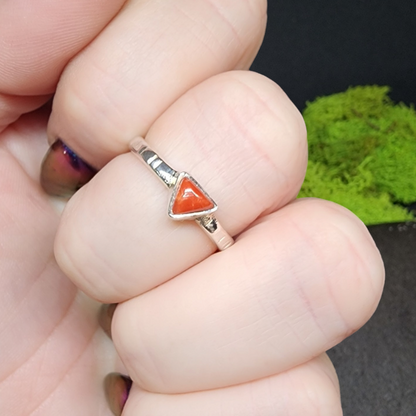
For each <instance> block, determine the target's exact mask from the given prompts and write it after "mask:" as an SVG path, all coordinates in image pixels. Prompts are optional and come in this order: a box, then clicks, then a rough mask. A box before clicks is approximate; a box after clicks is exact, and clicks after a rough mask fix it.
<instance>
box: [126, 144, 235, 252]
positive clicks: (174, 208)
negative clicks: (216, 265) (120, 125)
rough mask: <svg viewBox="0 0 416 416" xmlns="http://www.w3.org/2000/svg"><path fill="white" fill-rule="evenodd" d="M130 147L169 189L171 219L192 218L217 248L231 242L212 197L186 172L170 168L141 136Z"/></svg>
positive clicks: (223, 247)
mask: <svg viewBox="0 0 416 416" xmlns="http://www.w3.org/2000/svg"><path fill="white" fill-rule="evenodd" d="M130 150H131V151H132V153H133V154H134V155H136V156H137V157H138V158H139V159H140V160H141V161H143V162H144V163H145V164H146V166H148V167H149V168H150V169H151V170H152V172H154V173H155V174H156V176H157V177H158V178H159V179H160V180H161V181H162V182H163V183H164V184H165V186H167V187H168V188H169V189H172V194H171V197H170V200H169V205H168V215H169V217H170V218H172V219H173V220H177V221H182V220H195V221H196V222H197V224H198V225H199V226H200V227H201V228H202V229H203V230H204V231H205V233H206V234H207V235H208V237H209V238H210V239H211V240H212V241H213V242H214V243H215V244H216V245H217V247H218V248H219V249H220V250H225V249H226V248H228V247H230V246H232V245H233V244H234V240H233V238H232V237H231V236H230V235H229V234H228V233H227V232H226V231H225V230H224V228H222V226H221V225H220V223H219V222H218V220H217V219H216V218H215V216H214V212H215V211H216V210H217V209H218V206H217V204H216V203H215V202H214V200H213V199H212V198H211V197H210V196H209V195H208V194H207V193H206V192H205V191H204V189H203V188H202V187H201V185H200V184H199V183H198V182H197V181H196V180H195V179H194V178H193V177H192V176H191V175H190V174H189V173H186V172H178V171H176V170H174V169H172V168H171V167H170V166H169V165H168V164H167V163H166V162H164V161H163V160H162V159H161V158H160V156H159V155H158V154H157V153H156V152H154V151H153V150H152V149H151V148H150V147H149V146H148V145H147V143H146V142H145V141H144V139H143V138H142V137H138V138H136V139H134V140H133V141H132V142H131V143H130Z"/></svg>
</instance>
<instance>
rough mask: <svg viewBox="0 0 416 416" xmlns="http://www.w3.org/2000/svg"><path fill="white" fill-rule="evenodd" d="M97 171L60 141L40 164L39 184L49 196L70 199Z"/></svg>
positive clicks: (50, 149)
mask: <svg viewBox="0 0 416 416" xmlns="http://www.w3.org/2000/svg"><path fill="white" fill-rule="evenodd" d="M96 173H97V171H96V170H95V169H94V168H93V167H92V166H90V165H89V164H88V163H86V162H84V161H83V160H82V159H81V158H80V157H78V156H77V155H76V153H74V152H73V151H72V150H71V149H70V148H69V147H68V146H67V145H66V144H65V143H64V142H63V141H62V140H61V139H58V140H57V141H56V142H55V143H54V144H53V145H52V146H51V147H50V148H49V150H48V153H46V156H45V158H44V159H43V162H42V168H41V175H40V183H41V185H42V188H43V189H44V190H45V191H46V193H48V194H49V195H54V196H60V197H65V198H67V197H70V196H71V195H73V194H74V193H75V192H76V191H77V190H78V189H79V188H81V187H82V186H83V185H85V184H86V183H87V182H88V181H89V180H90V179H91V178H92V177H93V176H94V175H95V174H96Z"/></svg>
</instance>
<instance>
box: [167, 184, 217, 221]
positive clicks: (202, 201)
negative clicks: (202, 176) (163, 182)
mask: <svg viewBox="0 0 416 416" xmlns="http://www.w3.org/2000/svg"><path fill="white" fill-rule="evenodd" d="M211 208H214V204H213V203H212V202H211V201H210V200H209V199H208V198H207V197H206V196H205V195H204V194H203V192H202V191H201V190H200V189H199V188H198V187H197V186H196V185H195V184H194V183H193V182H192V181H191V180H189V179H188V178H184V179H183V180H182V182H181V183H180V185H179V189H178V192H177V194H176V198H175V202H174V203H173V206H172V213H173V214H175V215H180V214H190V213H192V212H200V211H206V210H208V209H211Z"/></svg>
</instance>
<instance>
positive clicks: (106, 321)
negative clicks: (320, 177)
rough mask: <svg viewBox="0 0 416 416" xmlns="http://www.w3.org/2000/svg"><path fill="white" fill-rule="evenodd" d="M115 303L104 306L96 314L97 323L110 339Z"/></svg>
mask: <svg viewBox="0 0 416 416" xmlns="http://www.w3.org/2000/svg"><path fill="white" fill-rule="evenodd" d="M116 307H117V303H110V304H104V305H102V306H101V308H100V311H99V313H98V323H99V324H100V326H101V328H102V329H103V330H104V332H105V333H106V334H107V335H108V336H109V337H110V338H111V321H112V320H113V315H114V311H115V310H116Z"/></svg>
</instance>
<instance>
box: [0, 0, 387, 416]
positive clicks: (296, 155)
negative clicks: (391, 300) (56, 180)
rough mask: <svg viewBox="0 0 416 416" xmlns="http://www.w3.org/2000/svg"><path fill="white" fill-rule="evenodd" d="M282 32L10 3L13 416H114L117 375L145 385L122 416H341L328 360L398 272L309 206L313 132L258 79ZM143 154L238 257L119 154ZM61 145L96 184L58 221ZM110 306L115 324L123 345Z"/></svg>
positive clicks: (193, 15)
mask: <svg viewBox="0 0 416 416" xmlns="http://www.w3.org/2000/svg"><path fill="white" fill-rule="evenodd" d="M29 13H30V14H29ZM27 16H30V17H31V18H30V19H27ZM23 22H24V23H23ZM265 22H266V4H265V2H264V1H262V0H244V1H242V0H238V1H236V0H227V1H223V0H222V1H219V0H175V1H170V0H160V1H156V0H152V1H150V0H149V1H145V0H140V1H138V0H137V1H130V2H128V3H126V4H124V5H123V3H122V2H121V1H114V0H94V1H93V0H89V1H85V0H82V1H81V0H73V1H71V2H55V3H54V5H53V7H51V3H50V2H47V1H38V2H36V5H34V4H33V2H30V1H29V0H18V1H14V2H5V3H4V4H1V6H0V39H4V40H5V41H4V42H2V43H1V44H0V56H1V57H2V59H1V60H0V126H1V127H0V129H1V131H2V133H1V134H0V158H1V162H0V169H1V172H0V191H1V195H2V198H1V199H0V229H1V230H2V232H1V234H0V256H1V261H0V275H1V279H0V296H1V297H2V302H0V317H1V318H0V334H1V336H0V356H1V357H2V365H1V367H0V414H7V415H11V416H28V415H30V416H37V415H42V416H49V415H56V414H60V415H63V416H65V415H73V414H77V415H100V416H109V415H111V411H110V410H109V407H108V406H107V403H106V400H105V396H104V390H103V379H104V377H105V375H106V374H107V373H109V372H113V371H120V372H122V373H124V374H129V375H130V376H131V377H132V379H133V386H132V390H131V393H130V398H129V400H128V401H127V404H126V407H125V409H124V412H123V415H124V416H133V415H140V414H146V415H150V416H156V415H166V414H169V415H172V416H175V415H181V416H183V415H195V414H198V415H202V416H203V415H221V416H228V415H230V416H231V415H232V416H235V415H239V416H244V415H247V416H248V415H256V416H257V415H259V416H268V415H273V416H276V415H278V416H280V415H281V416H291V415H300V414H302V415H305V416H312V415H321V416H322V415H328V416H336V415H341V414H342V411H341V404H340V393H339V387H338V382H337V377H336V374H335V372H334V369H333V367H332V364H331V363H330V361H329V359H328V358H327V356H326V355H325V351H326V350H327V349H328V348H331V347H332V346H334V345H335V344H337V343H338V342H340V341H341V340H342V339H344V338H345V337H347V336H348V335H350V334H351V333H352V332H354V331H356V330H357V329H358V328H360V327H361V326H362V325H363V324H364V323H365V322H366V321H367V320H368V319H369V317H370V316H371V314H372V313H373V312H374V310H375V308H376V306H377V304H378V301H379V299H380V296H381V291H382V287H383V279H384V271H383V265H382V261H381V258H380V255H379V253H378V251H377V249H376V247H375V245H374V243H373V241H372V240H371V237H370V236H369V234H368V232H367V230H366V228H365V227H364V225H363V224H362V223H361V222H360V221H359V220H358V219H357V218H356V217H354V216H353V215H352V214H351V213H350V212H348V211H347V210H345V209H343V208H341V207H339V206H337V205H334V204H332V203H328V202H325V201H319V200H300V201H295V198H296V194H297V192H298V190H299V188H300V186H301V183H302V180H303V176H304V173H305V170H306V163H307V145H306V132H305V128H304V125H303V122H302V119H301V116H300V115H299V113H298V112H297V110H296V109H295V107H294V106H293V105H292V104H291V102H290V100H289V99H288V98H287V97H286V95H285V94H284V92H283V91H282V90H281V89H280V88H279V87H278V86H277V85H275V84H274V83H273V82H271V81H270V80H267V79H266V78H264V77H262V76H260V75H257V74H254V73H250V72H247V71H242V70H245V69H248V67H249V65H250V63H251V62H252V60H253V59H254V57H255V54H256V52H257V50H258V47H259V46H260V43H261V40H262V37H263V33H264V28H265ZM27 39H31V42H27ZM282 64H283V63H282ZM54 92H55V97H54V101H53V109H52V110H51V108H50V106H48V105H46V106H44V107H41V106H42V105H43V104H44V103H45V102H46V101H47V100H48V99H49V98H50V96H51V94H53V93H54ZM22 114H23V115H22ZM49 116H50V118H49ZM137 135H142V136H146V140H147V141H148V142H149V144H150V145H151V146H152V147H153V148H155V149H156V150H157V151H158V152H159V153H160V155H161V156H162V157H163V158H164V159H165V160H166V161H168V162H169V163H170V164H171V165H172V166H173V167H174V168H176V169H179V170H181V169H183V170H186V171H189V172H190V173H192V175H193V176H194V177H195V178H196V179H197V180H198V182H199V183H201V184H202V185H203V186H204V188H205V189H206V190H207V192H209V194H210V195H211V196H212V197H213V198H214V200H215V201H216V202H217V203H218V205H219V207H220V208H219V211H218V218H219V220H220V221H221V223H222V225H223V226H224V227H225V228H226V229H227V230H228V231H229V232H230V233H231V234H232V235H234V236H236V244H235V245H234V246H232V247H231V248H229V249H228V250H226V251H224V252H221V253H215V254H214V252H215V247H214V246H213V244H212V243H211V242H210V241H209V240H208V239H207V238H206V236H205V235H204V234H203V233H202V232H201V231H200V230H199V228H198V227H197V226H196V225H195V224H194V223H176V222H172V221H170V220H169V219H168V218H167V217H166V212H165V211H164V210H165V207H166V205H167V201H168V192H167V190H166V189H165V188H164V187H163V186H162V185H161V184H160V183H159V182H158V180H157V178H156V177H155V176H154V175H153V174H152V172H150V171H148V170H147V169H146V167H145V166H144V165H142V164H141V163H140V162H138V161H137V159H135V158H134V156H133V155H131V154H128V153H127V154H123V153H125V152H127V149H128V142H129V141H130V140H131V139H132V138H133V137H135V136H137ZM46 137H48V140H49V144H51V143H53V142H54V141H55V140H56V138H57V137H61V138H62V139H63V140H64V141H65V142H66V143H67V144H68V145H69V146H70V147H71V149H73V150H74V151H75V152H76V153H77V154H78V155H80V156H81V157H82V158H83V159H84V160H85V161H87V162H88V163H89V164H90V165H91V166H94V167H95V168H98V169H101V170H100V172H99V173H98V174H97V175H96V176H95V177H94V178H93V179H92V181H91V182H89V183H88V184H87V185H86V186H84V187H83V188H82V189H81V190H80V191H79V192H77V194H76V195H75V196H74V197H72V198H71V199H70V201H69V202H68V204H67V205H66V208H65V210H64V213H63V214H62V216H61V215H60V214H59V209H57V203H56V201H55V200H53V199H51V198H50V197H48V196H47V195H46V194H45V193H44V192H43V190H42V189H41V187H40V185H39V175H40V165H41V160H42V157H43V155H44V153H45V152H46V151H47V147H48V144H47V140H46ZM54 255H55V257H56V260H55V257H54ZM58 265H59V266H58ZM61 269H62V271H61ZM79 289H81V290H82V291H83V292H84V293H86V294H87V295H89V297H87V296H86V295H85V294H83V293H82V292H81V291H79ZM90 298H93V299H94V300H92V299H90ZM99 302H106V303H120V305H119V306H118V307H117V309H116V311H115V313H114V317H113V322H112V330H111V332H112V337H113V341H114V344H113V343H112V342H111V341H110V339H109V338H108V337H107V336H106V335H105V334H104V333H103V331H102V330H101V329H100V328H99V326H98V321H97V308H98V305H99Z"/></svg>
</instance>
